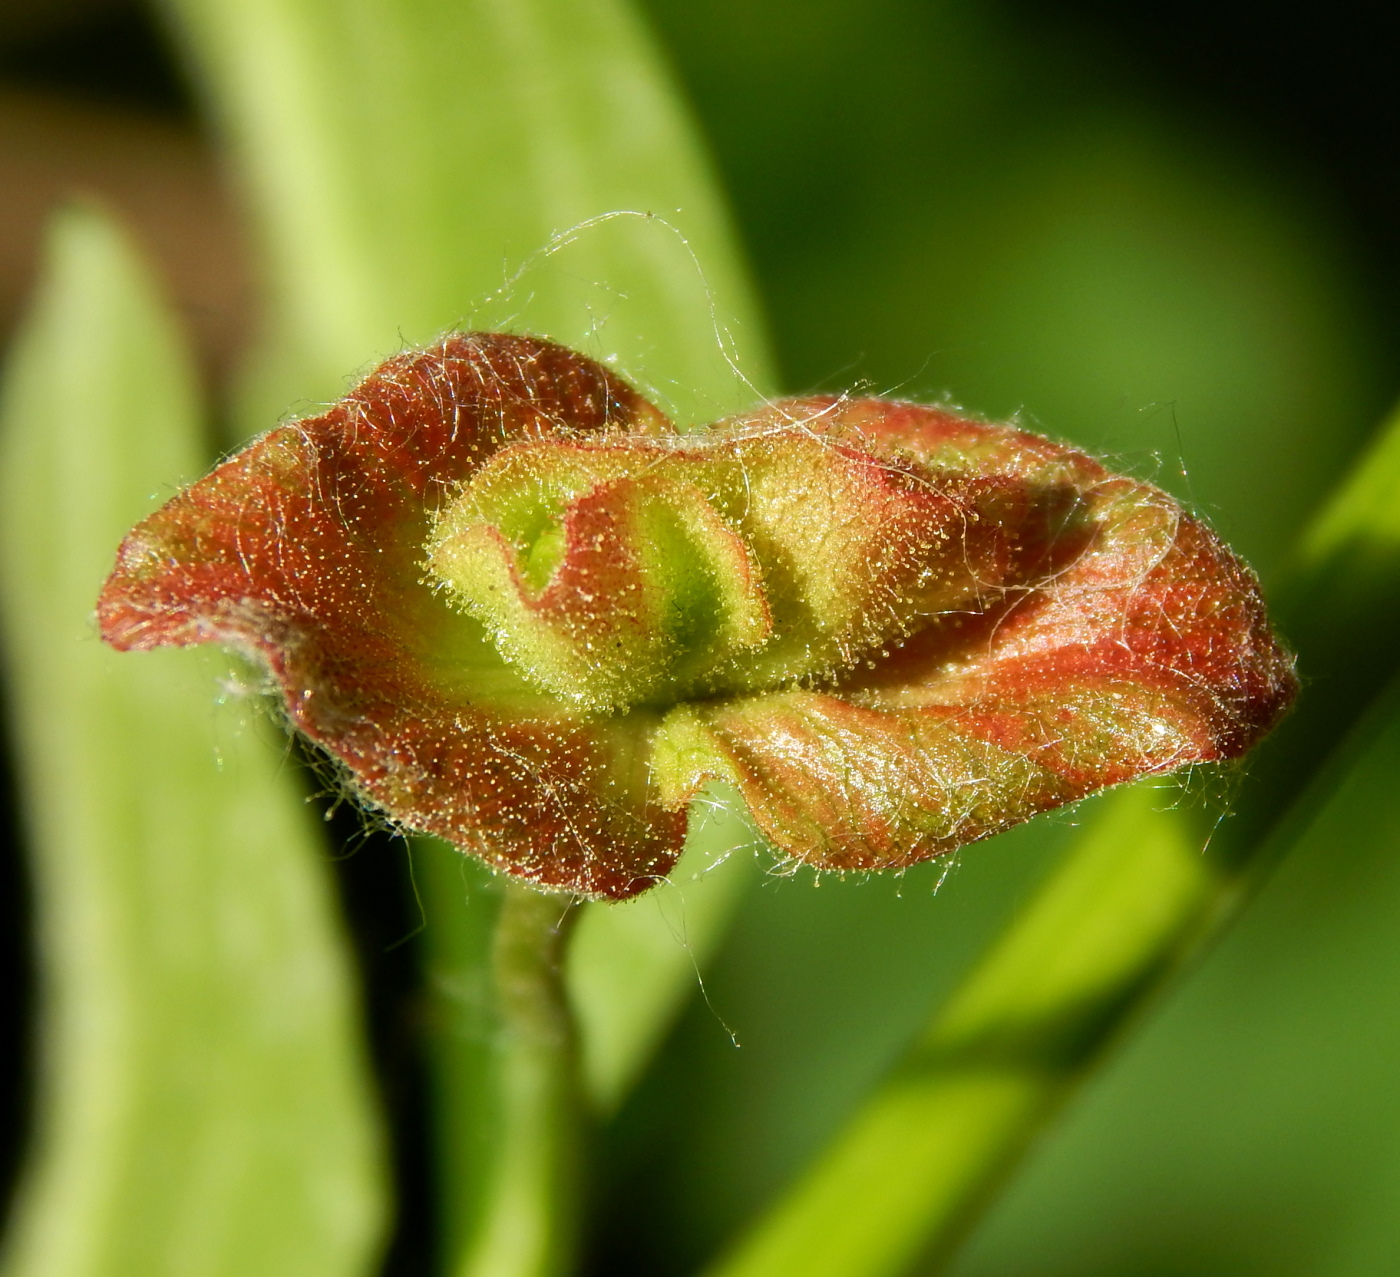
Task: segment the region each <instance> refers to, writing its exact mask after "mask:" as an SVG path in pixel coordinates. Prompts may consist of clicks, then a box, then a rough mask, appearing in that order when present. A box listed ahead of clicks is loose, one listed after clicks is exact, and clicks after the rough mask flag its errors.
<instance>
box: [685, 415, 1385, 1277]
mask: <svg viewBox="0 0 1400 1277" xmlns="http://www.w3.org/2000/svg"><path fill="white" fill-rule="evenodd" d="M1283 594H1284V597H1283V599H1282V601H1281V604H1280V608H1279V611H1280V615H1281V617H1282V621H1283V628H1284V630H1285V632H1286V633H1287V634H1288V635H1289V636H1290V638H1291V639H1292V640H1293V642H1294V643H1295V644H1296V645H1297V647H1298V651H1299V653H1300V663H1301V668H1302V670H1303V672H1304V676H1305V678H1306V679H1307V680H1308V681H1309V683H1310V686H1307V687H1306V688H1305V692H1304V695H1303V697H1302V699H1301V700H1300V703H1299V706H1298V708H1297V710H1296V711H1295V713H1294V714H1293V716H1292V718H1291V719H1290V720H1289V721H1288V722H1287V723H1286V724H1285V725H1284V726H1283V727H1282V728H1281V729H1280V731H1279V733H1278V735H1277V737H1276V739H1274V740H1272V741H1271V742H1270V743H1269V744H1268V745H1266V746H1265V747H1264V749H1263V750H1261V751H1260V757H1259V760H1258V764H1257V765H1256V766H1255V767H1254V768H1253V770H1252V772H1251V773H1250V774H1249V775H1248V776H1246V777H1245V778H1244V779H1243V780H1242V781H1241V782H1240V784H1239V788H1238V793H1237V794H1236V795H1235V796H1234V804H1233V807H1234V810H1233V813H1232V815H1231V818H1230V819H1229V820H1225V821H1224V822H1223V823H1222V822H1221V816H1222V815H1223V814H1224V813H1223V812H1220V811H1213V810H1208V809H1207V808H1206V807H1204V806H1203V805H1202V804H1201V803H1200V802H1199V801H1195V800H1193V799H1192V798H1191V797H1190V795H1189V794H1188V793H1187V792H1186V787H1184V786H1178V785H1174V784H1165V785H1164V784H1163V783H1162V782H1160V781H1157V782H1152V781H1149V782H1146V783H1144V784H1140V785H1138V786H1135V787H1133V788H1130V789H1125V790H1121V791H1118V792H1117V793H1114V794H1111V795H1108V796H1107V797H1106V798H1104V799H1101V800H1099V802H1098V804H1097V807H1098V810H1097V811H1096V812H1094V814H1093V817H1092V818H1091V819H1090V820H1089V822H1088V826H1087V828H1086V829H1085V831H1084V833H1083V834H1082V835H1081V836H1080V838H1079V839H1077V840H1076V842H1075V844H1074V845H1073V846H1072V847H1071V848H1070V850H1069V851H1068V853H1067V854H1066V856H1065V858H1064V860H1063V861H1062V862H1061V863H1060V864H1059V865H1058V866H1057V867H1056V868H1055V869H1054V870H1052V872H1051V873H1050V875H1049V877H1048V879H1047V881H1046V882H1045V883H1044V884H1043V885H1042V887H1041V888H1040V890H1039V892H1038V894H1037V896H1036V897H1035V898H1034V899H1033V900H1032V901H1031V902H1030V904H1029V906H1028V907H1027V909H1026V910H1025V912H1024V913H1023V915H1022V917H1021V918H1020V919H1019V920H1018V921H1017V922H1016V923H1015V924H1014V925H1013V926H1012V928H1011V929H1010V930H1009V931H1008V932H1007V933H1006V934H1005V935H1004V936H1003V938H1002V939H1001V940H1000V941H999V942H998V943H997V944H995V945H994V946H993V948H992V949H991V951H990V952H989V953H988V954H987V955H985V956H984V958H983V959H982V961H981V962H980V963H979V965H978V966H977V967H976V968H975V969H974V970H973V972H972V973H971V974H970V975H969V976H968V977H967V978H966V980H965V981H964V983H963V985H962V986H961V987H960V988H959V989H958V990H957V991H956V992H955V993H954V995H953V996H952V998H951V999H950V1000H949V1001H948V1003H947V1004H945V1005H944V1006H943V1007H942V1008H940V1009H939V1011H938V1013H937V1014H936V1015H935V1017H934V1018H933V1020H932V1022H931V1024H930V1026H929V1028H928V1029H927V1030H926V1031H925V1033H924V1034H923V1035H922V1036H921V1037H920V1039H919V1040H918V1041H917V1042H916V1043H915V1044H914V1045H913V1046H912V1048H911V1049H910V1050H909V1052H908V1053H907V1054H906V1056H905V1058H904V1059H903V1060H902V1061H901V1062H900V1064H899V1065H898V1066H897V1067H896V1068H895V1070H894V1071H893V1073H892V1074H891V1076H890V1077H889V1078H888V1079H887V1080H886V1081H885V1082H884V1083H883V1084H882V1086H881V1087H880V1088H879V1089H878V1090H877V1091H876V1093H875V1094H874V1095H873V1096H872V1097H871V1098H870V1099H869V1100H868V1101H867V1102H866V1103H865V1104H864V1105H863V1106H862V1108H861V1109H860V1110H859V1111H858V1112H857V1113H856V1114H855V1115H854V1117H853V1118H852V1120H851V1121H850V1123H849V1124H848V1125H847V1127H846V1128H845V1130H844V1131H843V1132H842V1133H841V1134H840V1135H839V1136H838V1138H837V1139H836V1140H835V1141H834V1143H833V1144H832V1145H831V1146H830V1147H829V1148H828V1149H827V1150H825V1152H824V1153H823V1154H822V1155H821V1156H820V1157H819V1158H818V1160H817V1162H816V1163H815V1165H813V1166H812V1167H811V1168H810V1169H809V1170H808V1171H807V1172H806V1173H805V1174H804V1175H803V1176H802V1177H801V1178H800V1179H799V1181H798V1182H797V1184H796V1185H794V1186H793V1187H792V1188H791V1189H790V1190H789V1192H788V1193H787V1194H786V1195H785V1196H784V1197H782V1198H781V1199H780V1200H779V1202H778V1203H777V1204H776V1205H775V1206H774V1207H773V1208H772V1209H771V1210H770V1211H769V1212H768V1213H767V1214H766V1215H764V1216H763V1217H762V1218H760V1219H759V1221H758V1222H757V1224H756V1225H755V1226H754V1227H753V1228H752V1229H751V1230H750V1231H749V1232H748V1233H747V1234H746V1235H745V1236H744V1237H743V1238H742V1239H741V1240H740V1242H739V1243H738V1245H737V1246H736V1247H735V1248H734V1249H733V1250H732V1251H731V1252H730V1253H729V1254H728V1255H727V1256H725V1257H723V1258H722V1259H721V1260H720V1261H719V1262H718V1263H716V1264H715V1265H714V1266H713V1267H712V1268H710V1269H709V1270H708V1272H709V1277H788V1275H789V1274H791V1275H792V1277H797V1275H799V1274H800V1275H801V1277H893V1275H894V1274H900V1273H906V1272H911V1271H918V1272H934V1271H938V1270H939V1269H941V1268H942V1267H943V1265H944V1264H945V1263H946V1262H947V1260H948V1259H949V1258H951V1256H952V1255H953V1254H954V1252H955V1251H956V1249H957V1246H958V1245H959V1243H960V1242H961V1241H962V1239H963V1238H964V1237H965V1236H966V1234H967V1232H968V1230H969V1229H970V1228H971V1227H972V1226H973V1224H974V1223H975V1222H976V1220H977V1218H978V1217H979V1215H980V1213H981V1211H982V1209H983V1208H984V1206H985V1205H986V1204H987V1203H988V1202H989V1201H990V1200H991V1199H992V1197H993V1196H994V1194H995V1192H996V1190H997V1188H998V1187H999V1186H1000V1184H1001V1183H1002V1182H1003V1181H1004V1179H1005V1178H1006V1176H1007V1175H1009V1174H1010V1173H1011V1172H1012V1170H1014V1168H1015V1166H1016V1165H1017V1163H1018V1162H1019V1160H1020V1158H1021V1156H1022V1154H1023V1153H1024V1152H1025V1150H1026V1148H1027V1147H1028V1145H1029V1144H1030V1142H1031V1141H1032V1139H1033V1138H1034V1137H1035V1135H1036V1134H1037V1133H1038V1132H1039V1131H1040V1130H1041V1129H1042V1128H1043V1127H1044V1125H1045V1124H1046V1123H1047V1122H1048V1121H1049V1120H1050V1118H1051V1117H1052V1116H1053V1115H1054V1114H1055V1113H1056V1112H1057V1111H1058V1110H1059V1108H1060V1107H1061V1105H1062V1104H1063V1103H1064V1101H1065V1100H1066V1098H1067V1097H1068V1096H1069V1095H1070V1094H1071V1093H1072V1092H1073V1089H1074V1087H1075V1086H1076V1085H1077V1084H1078V1082H1079V1081H1081V1080H1082V1079H1083V1077H1084V1076H1086V1075H1087V1073H1088V1072H1089V1071H1090V1070H1091V1069H1092V1068H1093V1067H1094V1066H1095V1065H1096V1064H1097V1063H1098V1062H1099V1061H1100V1060H1101V1059H1102V1057H1103V1055H1104V1052H1105V1050H1106V1049H1107V1048H1108V1047H1109V1046H1110V1045H1111V1044H1112V1043H1113V1042H1114V1041H1115V1040H1116V1039H1117V1038H1118V1036H1119V1035H1120V1034H1121V1033H1122V1031H1123V1029H1124V1027H1125V1026H1126V1025H1127V1023H1128V1022H1129V1021H1130V1020H1131V1019H1133V1018H1134V1017H1136V1016H1138V1015H1140V1014H1141V1013H1142V1012H1143V1010H1144V1008H1145V1007H1146V1006H1147V1005H1148V1003H1149V1002H1150V1000H1151V999H1152V998H1154V997H1155V996H1156V995H1157V994H1159V993H1160V991H1161V989H1162V987H1163V985H1164V984H1165V982H1166V981H1167V980H1168V979H1169V978H1171V977H1172V976H1174V975H1176V974H1177V973H1179V972H1180V971H1181V970H1182V969H1183V968H1184V966H1185V965H1186V964H1187V962H1188V961H1189V960H1190V959H1191V958H1192V957H1194V956H1195V955H1196V954H1197V953H1199V951H1200V950H1201V948H1202V947H1203V945H1204V943H1205V942H1206V941H1208V940H1209V939H1211V938H1213V937H1214V936H1216V935H1218V933H1219V932H1220V930H1221V928H1222V926H1223V924H1224V923H1225V922H1226V921H1227V920H1228V919H1229V918H1230V917H1231V916H1233V915H1234V914H1235V913H1236V912H1237V910H1238V908H1239V906H1240V904H1241V903H1242V902H1243V901H1244V900H1245V899H1247V898H1248V896H1249V895H1250V894H1251V893H1252V892H1253V891H1254V890H1255V889H1256V888H1257V887H1258V885H1259V883H1260V882H1261V881H1262V879H1263V877H1264V876H1265V874H1266V872H1267V870H1268V869H1269V868H1270V867H1271V866H1272V864H1273V863H1275V862H1276V860H1277V858H1278V857H1279V856H1280V855H1281V854H1282V853H1283V852H1284V851H1285V850H1286V849H1287V847H1288V846H1290V845H1291V843H1292V842H1293V841H1296V837H1297V835H1299V834H1300V833H1301V832H1302V831H1303V829H1304V828H1305V827H1306V824H1307V821H1308V820H1309V819H1310V817H1311V816H1312V815H1313V814H1314V813H1315V811H1316V810H1317V807H1318V805H1319V804H1320V803H1321V802H1322V801H1323V799H1324V798H1325V797H1326V795H1327V793H1328V792H1330V789H1331V786H1332V781H1333V780H1334V778H1335V776H1336V775H1337V774H1338V773H1339V772H1340V771H1341V769H1342V767H1343V766H1344V764H1345V762H1346V761H1348V760H1349V759H1350V758H1351V757H1352V756H1353V755H1354V752H1355V751H1356V750H1357V749H1359V748H1361V747H1363V746H1364V744H1365V742H1366V741H1368V740H1369V739H1370V738H1371V736H1372V735H1374V732H1375V730H1376V728H1377V726H1378V725H1380V724H1382V723H1383V722H1384V721H1386V720H1387V717H1388V716H1391V715H1393V714H1394V712H1395V710H1396V704H1397V701H1400V684H1397V683H1396V681H1395V680H1396V673H1397V665H1400V651H1397V650H1396V646H1395V643H1394V634H1395V633H1396V625H1397V622H1400V418H1396V419H1395V420H1393V421H1392V422H1391V424H1390V425H1389V427H1388V429H1387V430H1386V431H1385V432H1383V434H1382V437H1381V439H1380V441H1379V442H1378V444H1377V445H1376V446H1375V447H1374V448H1373V449H1372V450H1371V452H1370V454H1369V455H1368V456H1367V457H1366V458H1365V459H1364V460H1363V461H1362V463H1361V464H1360V465H1359V466H1358V467H1357V468H1356V470H1355V472H1354V474H1353V476H1352V477H1351V478H1350V479H1349V480H1348V481H1347V482H1346V483H1345V484H1344V485H1343V486H1342V488H1341V490H1340V491H1339V493H1338V495H1337V497H1336V499H1335V500H1334V501H1333V503H1332V504H1331V506H1330V507H1329V508H1328V509H1327V510H1326V511H1325V512H1324V514H1323V516H1322V517H1321V518H1320V519H1319V520H1318V521H1317V522H1316V523H1315V524H1314V526H1313V529H1312V530H1311V531H1310V533H1309V534H1308V536H1307V537H1306V538H1305V540H1304V543H1303V547H1302V552H1301V554H1300V556H1299V566H1298V570H1297V572H1296V573H1295V575H1294V578H1293V580H1292V581H1291V582H1290V583H1289V585H1288V587H1287V588H1286V590H1285V591H1284V592H1283Z"/></svg>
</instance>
